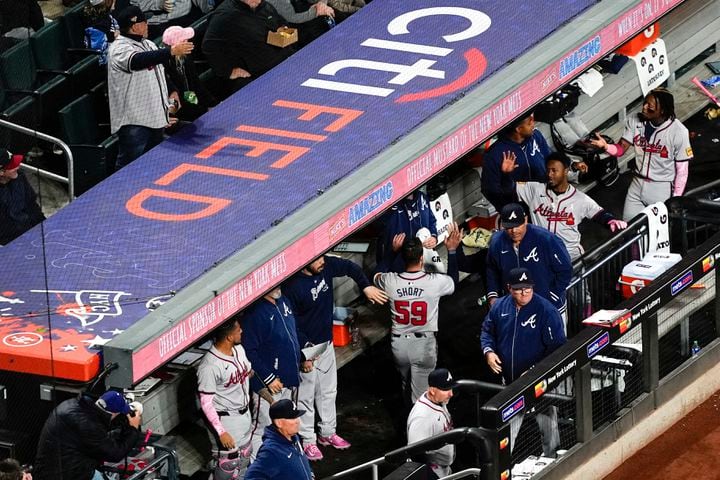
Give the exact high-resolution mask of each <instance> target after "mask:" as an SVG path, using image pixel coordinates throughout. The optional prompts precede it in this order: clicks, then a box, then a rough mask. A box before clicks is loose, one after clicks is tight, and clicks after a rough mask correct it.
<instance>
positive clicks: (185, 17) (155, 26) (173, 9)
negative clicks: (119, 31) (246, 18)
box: [130, 0, 212, 39]
mask: <svg viewBox="0 0 720 480" xmlns="http://www.w3.org/2000/svg"><path fill="white" fill-rule="evenodd" d="M130 5H135V6H136V7H138V8H140V10H142V11H143V13H144V14H145V17H146V18H147V19H148V37H150V38H152V39H154V38H157V37H159V36H160V35H162V34H163V32H164V31H165V29H166V28H168V27H172V26H173V25H177V26H181V27H187V26H188V25H190V24H191V23H193V22H194V21H195V20H197V19H199V18H200V17H202V16H203V15H204V14H205V13H208V12H210V10H212V6H211V5H210V2H209V1H208V0H130Z"/></svg>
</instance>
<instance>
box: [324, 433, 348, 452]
mask: <svg viewBox="0 0 720 480" xmlns="http://www.w3.org/2000/svg"><path fill="white" fill-rule="evenodd" d="M318 443H319V444H320V445H322V446H324V447H333V448H336V449H338V450H345V449H346V448H350V442H348V441H347V440H345V439H344V438H342V437H341V436H340V435H338V434H337V433H333V434H332V435H330V436H329V437H318Z"/></svg>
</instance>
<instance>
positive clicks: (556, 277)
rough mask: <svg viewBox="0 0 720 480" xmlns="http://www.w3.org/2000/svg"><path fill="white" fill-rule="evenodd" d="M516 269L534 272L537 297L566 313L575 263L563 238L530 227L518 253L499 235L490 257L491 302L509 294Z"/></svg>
mask: <svg viewBox="0 0 720 480" xmlns="http://www.w3.org/2000/svg"><path fill="white" fill-rule="evenodd" d="M515 267H525V268H527V269H528V270H530V273H531V274H532V276H533V279H534V280H535V293H536V294H538V295H540V296H541V297H543V298H545V299H547V300H550V302H551V303H552V304H553V305H555V308H557V309H558V310H560V311H561V312H562V311H564V310H565V289H566V288H567V287H568V285H569V284H570V280H571V279H572V262H571V261H570V255H569V254H568V251H567V248H566V247H565V244H564V243H563V242H562V240H560V237H558V236H557V235H554V234H552V233H550V232H548V231H547V230H545V229H543V228H540V227H538V226H536V225H530V224H528V226H527V233H525V237H523V239H522V241H521V242H520V248H519V249H518V253H515V249H514V248H513V242H512V240H510V237H509V236H508V235H507V233H505V232H504V231H499V232H495V233H494V234H493V236H492V238H491V239H490V246H489V247H488V255H487V290H488V293H487V296H488V298H492V297H500V296H502V295H505V294H506V293H507V285H508V283H509V281H508V275H509V274H510V270H512V269H513V268H515Z"/></svg>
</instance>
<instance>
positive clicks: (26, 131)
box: [0, 119, 75, 202]
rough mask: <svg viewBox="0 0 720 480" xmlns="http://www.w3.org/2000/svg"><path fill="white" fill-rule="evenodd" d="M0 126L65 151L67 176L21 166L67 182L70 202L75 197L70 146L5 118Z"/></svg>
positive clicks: (0, 120) (0, 121) (73, 167)
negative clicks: (49, 143)
mask: <svg viewBox="0 0 720 480" xmlns="http://www.w3.org/2000/svg"><path fill="white" fill-rule="evenodd" d="M0 126H2V127H6V128H8V129H10V130H15V131H16V132H20V133H24V134H25V135H30V136H31V137H33V138H39V139H40V140H45V141H47V142H51V143H53V144H54V145H57V146H58V147H60V148H61V149H62V151H63V152H64V153H65V157H66V158H67V170H68V176H67V178H65V177H63V176H61V175H57V174H55V173H52V172H48V171H47V170H42V169H40V168H37V167H30V166H27V165H23V167H25V168H29V169H31V170H34V171H35V173H37V174H38V175H40V176H43V177H46V178H50V179H52V180H56V181H58V182H61V183H64V184H67V186H68V197H69V201H70V202H72V201H73V200H74V199H75V162H74V160H73V155H72V152H71V151H70V147H69V146H68V145H67V144H66V143H65V142H63V141H62V140H60V139H59V138H56V137H53V136H51V135H48V134H45V133H42V132H38V131H37V130H33V129H31V128H27V127H23V126H22V125H18V124H16V123H12V122H8V121H7V120H3V119H0Z"/></svg>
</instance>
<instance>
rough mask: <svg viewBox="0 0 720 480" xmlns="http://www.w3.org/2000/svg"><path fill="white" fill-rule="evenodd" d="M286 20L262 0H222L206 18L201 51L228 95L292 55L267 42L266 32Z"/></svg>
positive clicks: (288, 51) (291, 48) (288, 48)
mask: <svg viewBox="0 0 720 480" xmlns="http://www.w3.org/2000/svg"><path fill="white" fill-rule="evenodd" d="M283 25H287V21H286V20H285V19H284V18H283V17H282V16H281V15H280V14H279V13H278V12H277V10H275V8H274V7H273V6H272V5H270V4H269V3H267V2H265V1H263V0H226V1H225V2H223V3H222V5H220V6H219V7H218V8H216V9H215V11H214V12H213V14H212V16H211V17H210V23H209V24H208V28H207V32H205V37H204V38H203V43H202V51H203V53H204V54H205V57H206V58H207V60H208V63H209V64H210V67H211V68H212V70H213V73H214V74H215V76H216V77H218V78H219V79H221V80H222V81H223V83H224V84H225V85H224V87H225V90H226V91H225V92H224V93H225V94H226V95H229V94H231V93H233V92H235V91H236V90H238V89H239V88H241V87H243V86H245V85H246V84H248V83H249V82H250V81H252V80H254V79H255V78H257V77H259V76H260V75H262V74H263V73H265V72H267V71H268V70H270V69H271V68H273V67H274V66H276V65H278V64H279V63H281V62H282V61H283V60H285V59H286V58H288V57H289V56H290V55H292V54H293V53H294V52H295V46H294V45H290V46H287V47H285V48H280V47H276V46H274V45H270V44H268V43H267V35H268V32H270V31H276V30H277V29H278V28H279V27H281V26H283Z"/></svg>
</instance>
